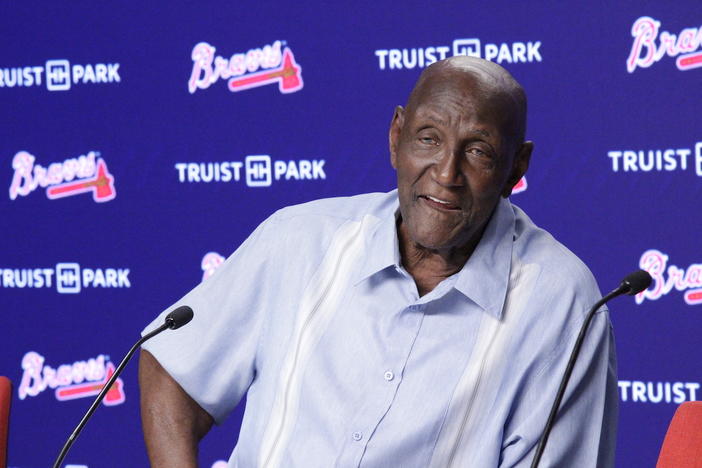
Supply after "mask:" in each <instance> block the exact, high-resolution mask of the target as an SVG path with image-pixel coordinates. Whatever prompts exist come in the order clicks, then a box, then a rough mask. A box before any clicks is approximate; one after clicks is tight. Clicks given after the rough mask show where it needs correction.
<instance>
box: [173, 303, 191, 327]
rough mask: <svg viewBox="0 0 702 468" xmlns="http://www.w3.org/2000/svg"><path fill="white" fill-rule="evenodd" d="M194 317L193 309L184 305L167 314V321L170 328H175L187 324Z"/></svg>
mask: <svg viewBox="0 0 702 468" xmlns="http://www.w3.org/2000/svg"><path fill="white" fill-rule="evenodd" d="M192 319H193V309H191V308H190V307H188V306H186V305H184V306H180V307H178V308H177V309H175V310H174V311H173V312H171V313H170V314H168V315H167V316H166V323H167V324H168V328H170V329H171V330H175V329H176V328H180V327H182V326H183V325H185V324H187V323H188V322H190V321H191V320H192Z"/></svg>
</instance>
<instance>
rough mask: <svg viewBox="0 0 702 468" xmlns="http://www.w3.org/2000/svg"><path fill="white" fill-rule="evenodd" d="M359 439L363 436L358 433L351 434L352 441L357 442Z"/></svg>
mask: <svg viewBox="0 0 702 468" xmlns="http://www.w3.org/2000/svg"><path fill="white" fill-rule="evenodd" d="M361 439H363V434H361V433H360V432H354V433H353V440H356V441H358V440H361Z"/></svg>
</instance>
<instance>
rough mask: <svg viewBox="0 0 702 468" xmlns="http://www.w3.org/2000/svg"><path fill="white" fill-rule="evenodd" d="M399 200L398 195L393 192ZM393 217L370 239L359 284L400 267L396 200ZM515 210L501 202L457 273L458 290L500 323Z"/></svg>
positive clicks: (383, 219)
mask: <svg viewBox="0 0 702 468" xmlns="http://www.w3.org/2000/svg"><path fill="white" fill-rule="evenodd" d="M392 194H393V195H395V197H396V193H395V192H392ZM391 213H393V214H392V215H390V214H389V213H388V215H385V216H381V217H380V219H379V220H378V223H377V224H376V226H375V228H374V229H373V230H372V231H371V232H370V233H369V235H368V237H367V238H366V241H365V243H366V255H365V260H364V263H363V266H362V267H361V268H360V270H359V274H358V276H357V277H356V281H355V282H354V283H355V284H358V283H360V282H361V281H363V280H364V279H366V278H369V277H370V276H372V275H374V274H375V273H378V272H380V271H382V270H384V269H386V268H388V267H391V266H397V267H399V266H400V249H399V244H398V242H399V241H398V239H397V216H398V213H399V202H398V201H397V198H395V201H394V204H393V205H392V211H391ZM514 224H515V216H514V210H513V209H512V205H511V203H510V202H509V200H507V199H505V198H500V201H499V202H498V204H497V206H496V207H495V211H494V213H493V215H492V217H491V219H490V221H489V222H488V225H487V226H486V228H485V232H483V237H482V238H481V239H480V242H478V245H477V246H476V248H475V250H474V251H473V254H472V255H471V256H470V258H469V259H468V261H467V262H466V264H465V265H464V266H463V268H462V269H461V271H460V272H458V273H457V278H456V280H455V284H454V288H455V289H456V290H457V291H459V292H460V293H462V294H463V295H464V296H466V297H467V298H468V299H470V300H471V301H473V302H475V303H476V304H477V305H478V306H480V307H481V308H482V309H483V310H485V311H486V312H488V313H490V314H492V315H494V316H495V317H497V318H498V319H500V318H501V317H502V308H503V306H504V302H505V298H506V296H507V287H508V284H509V274H510V266H511V262H512V244H513V241H514Z"/></svg>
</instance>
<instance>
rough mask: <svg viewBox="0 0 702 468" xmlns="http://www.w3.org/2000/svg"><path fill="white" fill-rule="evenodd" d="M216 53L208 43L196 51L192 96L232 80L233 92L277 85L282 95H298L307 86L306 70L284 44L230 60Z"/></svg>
mask: <svg viewBox="0 0 702 468" xmlns="http://www.w3.org/2000/svg"><path fill="white" fill-rule="evenodd" d="M215 50H216V49H215V48H214V47H213V46H211V45H210V44H208V43H207V42H200V43H198V44H196V45H195V47H194V48H193V51H192V54H191V58H192V60H193V70H192V72H191V74H190V80H189V81H188V91H189V92H190V93H191V94H192V93H194V92H195V91H196V90H197V89H206V88H209V87H210V86H211V85H212V84H213V83H215V82H217V80H219V79H220V78H221V79H225V80H229V82H228V88H229V90H230V91H232V92H238V91H244V90H247V89H251V88H256V87H259V86H265V85H268V84H273V83H277V84H278V90H279V91H280V92H281V93H294V92H295V91H299V90H301V89H302V87H303V82H302V67H300V65H298V64H297V62H295V56H294V55H293V53H292V50H290V48H288V47H285V48H284V49H283V48H282V43H281V41H275V42H274V43H273V44H271V45H266V46H264V47H263V48H260V49H251V50H249V51H248V52H247V53H246V54H234V55H232V56H231V58H229V59H226V58H224V57H220V56H215ZM260 69H263V71H259V70H260Z"/></svg>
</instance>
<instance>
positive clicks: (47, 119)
mask: <svg viewBox="0 0 702 468" xmlns="http://www.w3.org/2000/svg"><path fill="white" fill-rule="evenodd" d="M154 3H155V4H154ZM545 3H546V2H543V3H541V2H477V1H463V2H452V3H445V2H442V3H441V4H428V3H427V2H416V3H414V2H412V3H406V2H402V4H401V6H399V5H400V4H396V3H394V2H387V3H384V2H352V3H350V4H348V5H346V4H345V3H344V2H339V3H338V4H335V3H334V2H331V3H329V2H325V3H319V4H317V5H308V4H302V5H301V4H298V2H268V3H266V2H253V1H251V2H250V1H229V2H223V1H221V2H207V3H206V4H202V3H200V2H133V4H132V5H131V6H128V5H124V4H120V5H119V6H115V5H104V4H95V3H94V2H70V3H69V4H63V3H50V2H45V3H32V2H3V4H2V5H0V24H1V25H2V31H3V38H4V40H3V41H0V103H1V105H0V136H1V138H0V187H4V188H3V190H4V195H1V196H0V220H1V223H2V243H1V244H0V305H1V306H2V309H1V310H2V320H1V322H0V347H1V349H2V352H1V353H0V375H6V376H8V377H9V378H10V379H11V380H12V381H13V384H14V389H13V398H14V400H13V406H12V414H11V428H10V429H11V430H10V447H9V464H10V466H12V467H20V468H40V467H46V466H49V465H50V464H51V462H52V461H53V459H54V458H55V456H56V454H57V453H58V451H59V449H60V448H61V446H62V444H63V442H64V440H65V438H66V437H67V436H68V434H69V433H70V431H71V430H72V429H73V427H74V426H75V424H76V423H77V422H78V420H79V419H80V417H81V416H82V414H83V412H84V411H85V410H86V409H87V407H88V406H89V404H90V401H91V400H92V398H93V397H94V396H95V395H96V394H97V393H98V391H99V389H100V388H101V386H102V384H103V383H104V382H105V381H106V379H107V378H108V377H109V376H110V375H111V373H112V372H114V369H115V366H116V364H117V363H118V362H119V360H120V359H121V357H122V356H123V354H124V353H125V352H126V351H127V350H128V349H129V347H130V346H131V345H132V343H133V342H135V341H136V340H137V339H138V337H139V332H140V330H141V329H142V328H143V327H144V326H145V325H146V324H147V323H148V322H149V321H151V320H152V319H153V317H154V316H155V315H156V314H157V313H159V312H160V311H161V310H162V309H164V308H165V307H168V305H169V304H171V303H172V302H174V301H175V300H176V299H177V298H179V297H180V296H181V295H183V294H184V293H185V292H187V291H188V290H189V289H191V288H192V287H193V286H195V285H196V284H197V283H198V282H200V281H204V280H206V279H207V277H208V276H210V275H211V274H212V273H213V272H214V271H215V270H216V269H217V267H218V265H219V264H220V263H221V262H222V261H223V259H224V258H225V257H226V256H228V255H229V254H230V253H231V252H232V251H234V249H235V248H236V247H237V246H238V245H239V244H240V243H241V242H242V241H243V240H244V239H245V238H246V237H247V235H248V234H249V233H250V232H251V231H252V230H253V229H254V228H255V227H256V226H257V225H258V224H259V223H260V222H261V221H262V220H263V219H265V218H266V217H267V216H268V215H270V214H271V213H272V212H273V211H275V210H276V209H278V208H280V207H282V206H286V205H290V204H295V203H301V202H304V201H308V200H312V199H317V198H322V197H330V196H342V195H352V194H357V193H362V192H370V191H387V190H390V189H392V188H394V186H395V174H394V172H393V170H392V167H391V165H390V161H389V154H388V143H387V141H388V140H387V130H388V125H389V123H390V120H391V117H392V112H393V108H394V106H396V105H398V104H404V103H405V100H406V97H407V95H408V93H409V91H410V89H411V87H412V85H413V83H414V81H415V80H416V79H417V77H418V76H419V73H420V72H421V70H422V69H423V68H424V67H426V66H427V65H429V64H431V63H433V62H434V61H436V60H439V59H442V58H445V57H450V56H453V55H460V54H467V55H474V56H479V57H483V58H486V59H489V60H492V61H494V62H496V63H499V64H501V65H502V66H504V67H505V68H507V69H508V70H509V71H510V72H511V73H512V74H513V75H514V76H515V77H516V78H517V79H518V80H519V81H520V82H521V83H522V84H523V85H524V88H525V89H526V91H527V93H528V96H529V125H528V131H527V136H528V138H529V139H531V140H533V141H534V142H535V151H534V155H533V158H532V164H531V168H530V170H529V172H528V173H527V175H526V177H525V178H524V179H523V180H522V181H521V182H520V183H519V185H518V186H517V188H516V189H515V192H514V193H513V195H512V201H513V202H514V203H515V204H517V205H519V206H520V207H522V208H523V209H525V210H526V211H527V213H528V214H529V215H530V216H531V217H532V219H534V221H535V222H536V223H537V224H539V225H540V226H542V227H544V228H546V229H547V230H549V231H550V232H551V233H553V234H554V236H555V237H556V238H558V239H559V240H560V241H561V242H563V243H564V244H565V245H567V246H568V247H569V248H570V249H571V250H572V251H574V252H575V253H576V254H577V255H579V256H580V257H581V258H582V259H583V260H584V261H585V262H586V263H587V264H588V265H589V266H590V268H591V269H592V271H593V272H594V274H595V276H596V277H597V279H598V282H599V284H600V287H601V289H602V290H603V291H605V290H606V291H609V290H611V289H613V288H614V287H616V286H617V285H618V283H619V280H620V279H621V278H622V277H623V276H624V275H625V274H626V273H628V272H629V271H631V270H634V269H636V268H639V267H641V268H644V269H646V270H648V271H649V272H650V273H651V274H652V275H653V284H652V286H651V287H650V288H649V289H648V290H647V291H645V292H644V293H643V294H640V295H638V296H636V297H625V298H620V299H618V300H616V301H615V302H613V303H612V304H611V310H612V322H613V324H614V331H615V336H616V339H617V352H618V356H619V391H620V426H619V435H618V447H617V466H619V467H644V466H654V464H655V460H656V458H657V455H658V450H659V447H660V444H661V442H662V440H663V436H664V434H665V431H666V428H667V424H668V421H669V420H670V418H671V416H672V414H673V412H674V410H675V408H676V407H677V405H678V404H680V403H682V402H684V401H688V400H698V399H700V398H701V397H702V388H700V385H701V384H702V373H701V370H702V364H701V362H702V359H701V358H702V355H701V354H702V353H701V352H700V336H702V247H701V245H702V213H701V210H700V202H702V119H701V117H700V105H701V103H702V4H701V3H700V2H699V1H697V0H686V1H678V2H675V5H674V6H670V5H668V4H667V3H666V4H665V5H664V4H663V3H665V2H641V1H627V2H617V3H616V5H615V4H613V3H612V2H580V3H573V4H569V2H561V3H560V5H558V6H548V7H547V6H545ZM261 294H276V292H275V291H261ZM195 312H196V313H197V311H195ZM544 313H548V311H544ZM234 345H235V344H234ZM243 404H244V403H243V402H242V405H240V406H241V407H240V408H239V409H238V410H237V411H236V412H235V414H233V415H232V416H231V417H230V418H229V420H227V421H226V422H225V423H224V424H223V425H222V426H219V427H216V428H215V429H214V430H213V431H212V432H211V433H210V435H209V436H208V437H207V438H206V439H205V441H204V442H203V444H202V450H201V454H200V461H201V466H203V467H207V468H210V467H220V466H223V465H222V463H223V461H222V460H226V459H227V458H228V457H229V454H230V452H231V449H232V447H233V446H234V445H235V443H236V440H237V437H238V428H239V423H240V418H241V414H242V411H241V410H242V408H243ZM67 463H68V465H70V466H73V467H74V468H75V467H90V468H99V467H127V466H128V467H138V466H147V464H148V462H147V458H146V454H145V448H144V443H143V440H142V435H141V425H140V419H139V390H138V385H137V366H136V363H133V364H132V365H131V366H130V367H128V368H127V370H126V371H125V372H124V373H123V374H122V376H121V377H120V378H119V379H118V380H117V384H116V385H115V386H114V387H113V388H112V390H110V391H109V392H108V394H107V398H106V399H105V401H104V404H102V405H101V406H100V407H99V408H98V411H97V413H96V414H95V417H94V419H93V420H91V421H90V423H89V425H88V426H87V428H86V430H85V431H84V433H83V434H82V435H81V437H80V438H79V439H78V441H77V443H76V445H75V446H74V448H73V449H72V451H71V453H70V454H69V456H68V459H67ZM68 465H67V466H68Z"/></svg>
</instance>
